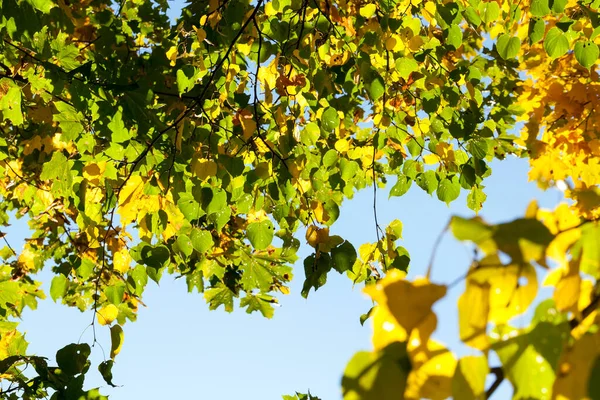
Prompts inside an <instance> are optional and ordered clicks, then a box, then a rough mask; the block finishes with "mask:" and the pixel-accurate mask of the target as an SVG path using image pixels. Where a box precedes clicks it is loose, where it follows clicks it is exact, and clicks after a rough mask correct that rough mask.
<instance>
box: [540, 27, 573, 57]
mask: <svg viewBox="0 0 600 400" xmlns="http://www.w3.org/2000/svg"><path fill="white" fill-rule="evenodd" d="M544 50H546V53H547V54H548V55H549V56H550V57H552V58H556V57H561V56H563V55H564V54H565V53H566V52H567V51H568V50H569V41H568V40H567V37H566V36H565V34H564V33H563V31H561V30H560V29H559V28H557V27H556V26H555V27H553V28H552V29H550V30H549V31H548V33H546V38H545V39H544Z"/></svg>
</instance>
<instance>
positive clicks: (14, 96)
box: [0, 79, 23, 125]
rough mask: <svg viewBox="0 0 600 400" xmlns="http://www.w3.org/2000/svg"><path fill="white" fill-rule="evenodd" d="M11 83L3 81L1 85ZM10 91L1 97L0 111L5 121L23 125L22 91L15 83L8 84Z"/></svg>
mask: <svg viewBox="0 0 600 400" xmlns="http://www.w3.org/2000/svg"><path fill="white" fill-rule="evenodd" d="M6 82H9V81H8V80H7V79H1V80H0V84H4V83H6ZM8 85H9V87H10V89H8V91H7V92H6V93H5V94H3V95H2V96H1V97H0V111H2V115H3V116H4V119H8V120H9V121H10V122H11V123H12V124H14V125H23V112H22V111H21V89H20V88H19V87H18V86H17V85H15V84H14V83H12V82H10V83H8Z"/></svg>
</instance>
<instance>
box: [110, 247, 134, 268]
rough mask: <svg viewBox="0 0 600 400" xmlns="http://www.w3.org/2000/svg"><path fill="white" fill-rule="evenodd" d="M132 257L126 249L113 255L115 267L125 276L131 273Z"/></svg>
mask: <svg viewBox="0 0 600 400" xmlns="http://www.w3.org/2000/svg"><path fill="white" fill-rule="evenodd" d="M131 260H132V259H131V255H129V251H128V250H127V249H126V248H124V247H123V248H122V249H120V250H119V251H117V252H115V253H113V267H114V269H116V270H117V271H119V272H120V273H121V274H125V273H126V272H127V271H129V266H130V265H131Z"/></svg>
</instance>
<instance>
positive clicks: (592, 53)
mask: <svg viewBox="0 0 600 400" xmlns="http://www.w3.org/2000/svg"><path fill="white" fill-rule="evenodd" d="M599 55H600V50H599V49H598V45H597V44H596V43H594V42H590V41H586V42H581V41H580V42H577V43H575V58H576V59H577V61H578V62H579V64H581V65H583V66H584V67H585V68H591V67H592V66H593V65H594V64H595V63H596V61H597V60H598V56H599Z"/></svg>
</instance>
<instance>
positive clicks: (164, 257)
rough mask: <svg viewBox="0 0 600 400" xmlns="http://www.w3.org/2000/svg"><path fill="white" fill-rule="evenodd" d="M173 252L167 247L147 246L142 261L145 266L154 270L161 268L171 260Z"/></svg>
mask: <svg viewBox="0 0 600 400" xmlns="http://www.w3.org/2000/svg"><path fill="white" fill-rule="evenodd" d="M170 257H171V252H170V251H169V248H168V247H167V246H163V245H159V246H156V247H152V246H146V247H144V248H143V249H142V260H143V261H144V264H146V265H147V266H149V267H153V268H161V267H163V266H164V265H165V263H166V262H167V261H168V260H169V259H170Z"/></svg>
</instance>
